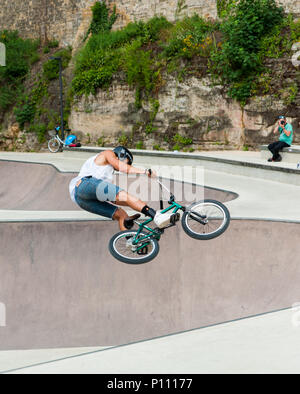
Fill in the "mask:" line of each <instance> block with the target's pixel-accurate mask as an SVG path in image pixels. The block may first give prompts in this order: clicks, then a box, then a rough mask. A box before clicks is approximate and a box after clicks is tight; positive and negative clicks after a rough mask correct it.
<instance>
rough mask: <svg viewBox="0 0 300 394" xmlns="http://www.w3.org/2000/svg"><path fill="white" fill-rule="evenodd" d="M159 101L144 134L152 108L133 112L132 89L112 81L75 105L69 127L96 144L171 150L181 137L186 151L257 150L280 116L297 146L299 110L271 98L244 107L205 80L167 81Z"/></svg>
mask: <svg viewBox="0 0 300 394" xmlns="http://www.w3.org/2000/svg"><path fill="white" fill-rule="evenodd" d="M157 101H158V102H159V105H160V106H159V109H158V113H157V115H156V118H155V121H154V122H153V124H151V128H150V130H148V132H147V124H149V122H150V119H151V114H152V113H153V107H152V105H151V104H146V105H145V104H144V105H143V107H142V108H141V109H139V110H137V109H135V105H134V102H135V91H134V90H130V89H129V88H128V86H127V85H125V84H122V83H120V82H119V83H118V82H116V81H115V82H114V84H113V86H112V87H111V88H110V89H109V91H106V92H104V91H101V92H99V93H98V94H97V95H96V96H92V95H90V96H89V97H88V98H81V99H80V100H78V101H77V102H75V103H74V106H73V111H72V113H71V117H70V119H69V124H70V126H71V128H72V129H73V130H78V131H79V132H81V133H82V135H83V136H88V141H87V142H90V143H92V144H94V145H95V144H99V145H106V146H110V145H114V144H116V143H121V142H124V141H125V142H126V143H127V144H128V145H129V146H131V147H138V146H140V147H143V148H147V149H153V148H156V149H160V148H162V149H173V148H174V146H176V143H177V142H178V140H177V139H176V135H177V136H178V135H180V136H181V137H182V138H181V141H179V147H180V148H181V149H186V150H189V149H199V150H212V149H213V150H218V149H236V148H242V147H244V148H245V147H249V148H257V147H258V145H260V144H262V143H269V142H270V141H271V140H272V138H273V139H274V138H275V137H274V136H273V134H272V131H273V129H274V125H275V121H276V116H278V113H283V114H287V115H288V116H289V118H288V120H289V122H291V123H292V124H293V126H294V129H295V136H296V137H295V143H299V142H300V129H299V121H300V114H299V111H298V110H297V107H295V108H294V109H293V110H291V109H290V110H289V109H288V108H287V106H286V104H285V103H284V101H282V100H279V99H276V98H275V97H273V96H263V97H257V98H253V99H252V100H251V101H250V103H249V104H248V105H246V106H245V108H243V109H242V108H241V107H240V105H239V104H238V103H236V102H234V101H233V100H231V99H228V98H227V97H226V95H225V94H224V93H223V88H222V87H221V86H215V87H211V84H210V81H209V80H208V79H207V78H203V79H197V78H194V77H193V78H189V79H185V81H184V82H181V83H179V82H178V81H176V80H175V79H174V78H172V77H169V79H168V80H167V81H166V84H165V86H164V88H163V89H162V90H161V91H160V93H159V95H158V97H157ZM298 105H300V97H298ZM177 138H178V137H177ZM190 139H193V143H189V142H190Z"/></svg>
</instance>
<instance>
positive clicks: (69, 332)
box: [0, 161, 300, 350]
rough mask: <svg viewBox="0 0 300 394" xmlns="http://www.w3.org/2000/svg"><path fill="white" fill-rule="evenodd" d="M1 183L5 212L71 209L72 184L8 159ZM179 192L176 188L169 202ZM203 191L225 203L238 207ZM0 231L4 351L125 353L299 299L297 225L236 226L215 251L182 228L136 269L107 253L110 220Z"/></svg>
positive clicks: (213, 244) (11, 225) (1, 226)
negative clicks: (108, 349) (111, 349)
mask: <svg viewBox="0 0 300 394" xmlns="http://www.w3.org/2000/svg"><path fill="white" fill-rule="evenodd" d="M0 173H1V179H2V185H3V187H2V188H1V189H2V191H1V195H0V209H2V210H6V209H13V210H46V209H47V210H55V211H57V210H73V211H76V209H77V208H76V206H75V205H74V204H73V203H72V202H71V201H70V200H69V196H68V187H67V186H68V183H69V180H70V179H71V178H72V177H73V176H74V174H71V173H60V172H59V171H57V169H55V168H54V167H53V166H51V165H45V164H32V163H20V162H18V163H17V162H10V161H1V166H0ZM7 174H11V176H7ZM141 182H144V180H141ZM144 186H145V185H144ZM182 186H183V185H182V183H180V182H174V184H173V190H174V191H175V194H176V190H177V191H178V190H179V189H180V188H181V187H182ZM185 186H186V185H185ZM190 187H192V186H191V185H190ZM199 188H201V186H199ZM202 189H203V188H202ZM203 191H204V195H205V197H206V198H214V199H217V200H219V201H223V202H226V201H230V200H232V199H233V198H236V197H237V196H236V195H235V194H234V193H230V192H226V191H224V192H223V191H221V190H215V189H211V188H204V189H203ZM155 204H158V203H157V202H155ZM0 231H1V238H0V276H1V286H0V301H1V302H2V303H4V304H5V306H6V311H7V316H6V326H5V327H1V336H0V349H1V350H10V349H38V348H59V347H81V346H83V347H87V346H112V345H119V344H126V343H131V342H136V341H139V340H145V339H149V338H154V337H158V336H161V335H167V334H171V333H177V332H182V331H186V330H191V329H194V328H200V327H204V326H208V325H213V324H217V323H221V322H226V321H230V320H234V319H239V318H243V317H247V316H252V315H256V314H260V313H265V312H270V311H274V310H278V309H282V308H287V307H290V306H291V305H292V304H293V303H294V302H295V300H299V299H300V287H299V280H300V267H299V264H298V260H297V259H295V256H297V255H299V252H300V246H299V242H298V224H296V223H290V222H275V221H273V222H271V221H263V220H232V222H231V225H230V227H229V229H228V230H227V231H226V232H225V233H224V234H223V235H222V236H221V237H219V238H217V239H214V240H211V241H197V240H194V239H191V238H189V237H188V236H187V235H186V234H185V233H184V231H183V230H182V228H181V226H180V225H178V226H176V227H175V228H171V229H170V230H169V231H168V232H166V233H165V234H164V236H163V238H162V240H161V241H160V246H161V248H160V254H159V256H158V257H157V258H156V259H155V260H153V261H152V262H151V263H148V264H144V265H141V266H130V265H127V264H122V263H120V262H118V261H117V260H115V259H113V257H112V256H111V255H110V253H109V251H108V247H107V245H108V242H109V239H110V238H111V236H112V235H113V234H114V233H115V232H117V231H118V227H117V225H116V223H113V222H111V221H107V220H80V221H79V220H72V221H71V220H70V221H48V222H47V221H30V220H29V221H13V222H11V221H1V222H0ZM283 233H284V234H285V236H284V237H283V236H282V234H283ZM291 246H292V247H291Z"/></svg>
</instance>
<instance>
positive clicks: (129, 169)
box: [105, 151, 146, 174]
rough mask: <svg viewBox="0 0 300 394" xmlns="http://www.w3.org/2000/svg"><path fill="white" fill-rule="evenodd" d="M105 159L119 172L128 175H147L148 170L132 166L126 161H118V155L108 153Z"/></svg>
mask: <svg viewBox="0 0 300 394" xmlns="http://www.w3.org/2000/svg"><path fill="white" fill-rule="evenodd" d="M105 158H106V161H107V162H108V163H109V164H110V165H112V166H113V167H114V169H115V170H117V171H120V172H125V173H126V174H146V170H142V169H140V168H136V167H133V166H130V165H129V164H126V163H125V162H124V161H121V160H119V159H117V158H116V155H115V154H114V153H113V152H112V151H106V152H105Z"/></svg>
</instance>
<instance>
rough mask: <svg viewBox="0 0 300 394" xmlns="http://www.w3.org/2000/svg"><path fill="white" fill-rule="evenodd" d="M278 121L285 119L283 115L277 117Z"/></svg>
mask: <svg viewBox="0 0 300 394" xmlns="http://www.w3.org/2000/svg"><path fill="white" fill-rule="evenodd" d="M278 119H286V117H285V116H284V115H280V116H278Z"/></svg>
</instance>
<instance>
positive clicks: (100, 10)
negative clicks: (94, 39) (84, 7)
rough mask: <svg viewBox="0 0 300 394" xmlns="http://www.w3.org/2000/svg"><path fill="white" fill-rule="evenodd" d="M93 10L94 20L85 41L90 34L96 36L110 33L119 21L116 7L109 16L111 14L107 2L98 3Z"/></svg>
mask: <svg viewBox="0 0 300 394" xmlns="http://www.w3.org/2000/svg"><path fill="white" fill-rule="evenodd" d="M91 8H92V12H93V18H92V22H91V25H90V27H89V29H88V32H87V34H86V37H85V40H86V38H87V37H88V35H89V34H92V35H94V34H99V33H101V32H104V31H110V30H111V28H112V26H113V24H114V23H115V21H116V20H117V14H116V6H114V9H113V12H112V14H111V15H109V13H110V12H109V9H108V7H107V5H106V3H105V1H101V2H100V1H97V2H96V3H95V4H94V5H93V6H92V7H91Z"/></svg>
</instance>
